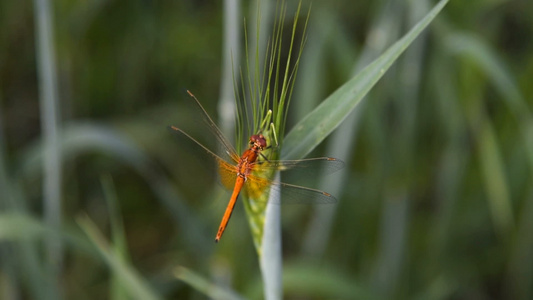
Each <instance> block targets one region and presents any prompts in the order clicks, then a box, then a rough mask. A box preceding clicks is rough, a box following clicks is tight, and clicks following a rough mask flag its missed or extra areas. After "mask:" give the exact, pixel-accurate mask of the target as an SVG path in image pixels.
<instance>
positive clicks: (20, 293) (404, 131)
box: [0, 0, 533, 299]
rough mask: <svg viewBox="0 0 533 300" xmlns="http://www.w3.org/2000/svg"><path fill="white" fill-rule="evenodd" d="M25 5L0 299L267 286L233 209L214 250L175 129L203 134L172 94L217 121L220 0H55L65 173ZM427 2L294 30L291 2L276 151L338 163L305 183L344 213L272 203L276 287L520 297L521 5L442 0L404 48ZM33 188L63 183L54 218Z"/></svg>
mask: <svg viewBox="0 0 533 300" xmlns="http://www.w3.org/2000/svg"><path fill="white" fill-rule="evenodd" d="M37 2H38V1H35V2H17V1H2V2H0V37H1V38H0V62H1V63H0V76H1V78H2V80H0V99H1V100H0V201H1V202H0V204H1V208H2V214H1V215H0V239H1V241H2V245H1V246H0V264H1V266H2V267H1V268H0V269H1V270H2V276H0V286H2V290H1V291H0V293H1V296H0V298H2V299H4V298H5V299H17V298H22V299H24V298H31V299H60V298H61V297H63V298H65V299H104V298H110V297H111V298H114V299H131V298H138V299H150V298H152V299H158V298H165V299H188V298H199V297H203V295H207V296H209V297H212V298H218V299H223V298H232V299H233V298H238V297H240V298H252V299H256V298H261V297H262V295H263V289H264V286H263V284H264V281H263V279H262V277H261V275H260V272H259V270H258V258H257V254H256V251H255V249H254V246H253V244H254V243H253V238H252V234H250V228H249V226H248V224H247V220H246V216H245V214H244V213H243V210H244V209H243V208H242V205H237V207H236V212H235V213H234V214H233V217H232V220H231V224H230V226H229V227H228V230H227V232H226V233H225V235H224V240H223V241H221V243H219V244H218V245H215V244H214V243H213V239H212V237H213V235H214V234H215V233H216V229H217V225H218V223H219V221H220V216H221V214H222V213H223V209H224V207H225V205H226V201H227V198H228V195H227V194H222V193H220V190H219V188H218V187H217V184H216V183H215V182H214V181H213V180H211V177H212V176H210V174H209V172H208V170H209V168H208V162H202V161H198V160H196V159H194V154H192V155H191V153H189V152H188V149H187V148H186V147H187V146H185V145H181V144H177V143H176V141H175V140H174V139H173V138H172V136H171V134H170V133H169V132H168V131H167V130H166V126H167V125H169V124H176V125H181V124H185V125H189V127H192V130H191V131H190V133H191V135H192V136H195V137H199V140H200V141H201V142H202V143H205V144H207V145H209V144H210V138H211V137H210V136H207V134H208V133H205V132H199V131H197V130H196V127H194V126H193V125H192V124H195V123H194V122H195V119H197V118H198V117H199V116H197V115H194V114H193V112H192V111H189V110H188V105H186V103H187V102H188V101H189V100H190V99H189V98H188V96H187V95H186V94H185V93H184V92H183V90H186V89H188V90H191V91H194V93H195V94H196V95H197V96H198V98H199V99H200V100H201V101H202V104H203V105H204V106H205V107H206V110H207V111H208V112H209V113H210V115H212V116H214V117H215V116H218V115H219V114H217V113H215V111H216V108H217V105H218V100H216V99H217V97H216V96H217V94H218V92H219V88H218V87H219V81H220V80H221V78H220V75H219V74H220V73H221V66H222V65H223V64H222V63H221V59H231V57H221V55H220V53H221V42H222V35H221V33H220V27H221V26H220V25H221V22H223V21H226V19H225V17H224V16H223V13H222V4H221V3H222V2H216V1H214V2H209V1H207V2H206V1H188V2H187V1H185V2H184V1H156V2H153V1H152V2H149V1H148V2H147V1H140V2H135V1H134V2H127V3H126V2H110V1H89V2H79V3H78V2H72V1H64V0H62V1H55V2H53V6H52V12H53V13H52V14H51V17H52V18H53V22H52V25H54V27H53V30H54V33H55V35H54V40H53V41H52V42H53V43H54V45H55V52H56V64H55V65H56V67H57V74H56V76H57V78H56V79H57V80H56V84H57V88H58V93H57V94H58V97H57V99H56V101H57V102H56V105H57V108H58V116H59V120H60V122H58V124H57V126H58V129H59V130H58V132H57V134H58V135H57V138H58V142H57V143H56V144H55V145H53V146H54V147H55V150H54V151H56V153H58V155H59V165H60V170H57V169H54V168H50V167H48V171H46V172H43V164H44V162H45V161H48V159H47V158H46V157H47V155H46V154H45V152H46V150H45V149H47V148H46V146H45V145H47V144H46V143H47V141H48V142H50V140H53V137H51V136H50V135H49V134H50V132H48V134H46V133H44V132H43V128H41V121H43V120H44V119H45V118H47V117H50V115H48V116H47V115H46V114H47V112H45V110H43V109H41V106H40V104H39V101H40V100H39V99H40V96H39V93H40V92H39V83H38V82H39V81H38V78H41V79H42V75H38V73H37V72H38V71H37V69H38V68H41V67H40V64H39V67H38V62H37V59H36V57H38V54H37V52H36V51H38V50H36V49H39V47H37V44H38V43H37V42H36V40H35V39H36V37H37V36H38V35H37V30H36V29H35V28H36V26H38V25H37V22H36V21H35V15H34V11H35V8H34V7H33V3H37ZM254 2H255V1H254ZM442 3H443V2H441V3H440V4H442ZM248 5H249V6H250V7H248ZM306 5H307V2H303V4H302V11H304V12H306V11H308V6H306ZM433 5H435V4H434V2H432V1H427V0H415V1H356V2H354V1H348V0H339V1H314V3H313V8H312V10H311V15H310V18H309V21H308V25H307V32H308V34H307V39H300V38H302V36H300V34H301V33H302V32H303V30H304V27H305V25H304V24H306V22H307V21H306V15H305V16H304V14H302V16H300V18H299V19H298V25H296V28H293V26H292V24H293V23H292V16H294V15H295V14H294V13H295V11H296V10H297V3H296V2H294V1H287V13H286V16H288V17H289V18H288V19H285V20H281V21H283V24H284V25H283V26H282V27H281V28H280V30H281V32H283V34H284V35H283V36H285V37H290V36H291V34H292V32H293V31H294V30H295V31H294V32H296V40H297V41H301V40H305V43H306V47H305V50H304V52H303V53H302V55H301V58H300V59H299V65H300V68H299V72H298V78H297V79H296V81H295V88H294V92H293V93H292V99H293V100H292V102H291V107H290V109H289V111H288V115H287V120H286V128H287V131H288V132H290V133H289V134H288V135H286V136H283V135H282V136H281V137H279V136H278V138H284V137H285V138H286V139H285V140H284V142H283V148H282V156H283V158H285V157H293V158H296V157H303V156H306V155H307V154H309V153H312V154H313V156H321V155H327V156H339V157H340V158H341V159H343V160H344V161H345V162H346V167H345V169H344V170H343V172H342V174H340V175H339V176H337V177H335V174H329V175H327V177H325V178H326V179H322V178H318V177H321V176H318V174H310V176H309V178H308V179H309V180H310V181H309V182H306V185H308V186H312V187H317V188H320V189H324V190H325V191H328V192H332V193H333V194H334V195H335V196H336V197H337V198H338V200H339V201H338V203H337V204H336V205H319V206H317V207H315V208H308V207H304V206H298V205H295V206H283V213H282V214H281V216H280V217H281V221H282V223H281V226H282V238H283V263H284V265H283V278H282V279H281V278H280V280H282V281H283V295H284V296H285V298H289V299H290V298H295V299H297V298H301V297H308V298H311V299H330V298H361V299H397V298H403V299H413V298H415V299H416V298H420V299H449V298H460V299H462V298H465V299H466V298H468V299H472V298H480V299H531V298H532V297H533V271H532V270H533V235H532V234H531V228H532V226H533V224H532V221H531V220H533V184H532V182H533V121H532V115H531V111H532V107H533V102H532V100H531V99H533V89H532V88H531V84H530V81H531V78H533V55H532V53H533V47H532V44H531V42H530V40H531V39H530V38H529V36H530V33H531V32H533V20H532V19H531V17H530V13H529V12H530V11H532V10H533V3H531V2H530V1H451V2H450V3H449V4H448V5H447V6H446V7H445V8H444V9H443V10H442V11H441V13H440V14H439V15H438V16H437V17H436V19H435V20H434V21H433V22H432V23H431V24H429V26H428V27H427V28H426V29H425V31H423V32H422V33H421V35H419V36H418V37H417V38H416V39H415V40H414V41H412V43H411V41H409V42H406V41H407V40H404V39H402V38H401V37H402V36H404V35H405V34H407V36H409V35H410V33H409V32H410V30H411V28H417V25H416V23H417V22H419V21H420V20H424V18H425V17H424V16H426V15H427V13H428V11H430V10H431V7H433ZM437 5H439V4H437ZM242 6H243V10H242V12H244V15H245V16H246V18H247V20H248V21H247V22H248V23H250V24H256V23H257V22H261V24H264V25H262V28H268V29H270V28H272V22H273V21H272V20H273V18H271V17H272V16H273V15H274V14H275V12H276V11H275V6H274V5H273V4H272V3H270V2H268V1H262V7H261V13H262V15H263V17H262V19H261V20H258V21H257V22H256V20H255V19H254V18H255V16H256V14H257V9H256V8H255V7H254V5H253V3H248V2H246V3H243V5H242ZM232 16H234V17H235V18H236V19H237V20H239V21H238V22H241V20H242V16H239V13H236V12H234V14H232ZM426 18H430V16H426ZM426 20H427V19H426ZM269 22H270V23H269ZM237 27H238V28H240V29H242V26H237ZM254 34H256V33H254V32H249V35H250V36H251V37H252V40H253V35H254ZM268 36H269V34H266V35H264V34H263V33H261V37H262V38H265V37H268ZM396 41H398V43H397V44H394V43H395V42H396ZM266 45H267V43H264V44H263V42H260V43H259V47H256V48H257V50H256V48H254V47H251V48H253V49H254V50H252V52H250V53H249V56H250V57H254V53H255V51H258V52H259V53H260V54H261V55H260V56H259V57H266V53H265V54H263V53H262V52H261V51H263V50H262V49H264V48H262V47H266ZM268 45H270V47H272V45H273V43H271V44H268ZM283 45H285V46H283V47H282V48H280V49H279V51H280V53H281V54H282V55H281V60H282V61H285V58H286V55H287V53H288V51H289V50H288V46H290V43H289V41H288V40H284V41H283ZM406 46H408V47H407V49H405V53H404V54H402V55H401V56H399V57H397V56H398V55H399V54H400V53H401V52H402V51H403V50H404V48H405V47H406ZM295 49H297V47H296V45H295ZM377 49H378V50H377ZM380 49H395V50H388V51H383V50H380ZM294 51H296V50H294ZM243 53H244V52H243ZM376 58H377V61H376V62H374V63H372V64H370V62H372V61H375V59H376ZM393 61H395V62H394V64H392V65H391V63H392V62H393ZM292 62H293V63H295V61H292ZM253 63H254V62H252V64H253ZM291 65H293V64H292V63H291ZM378 65H379V66H378ZM259 66H260V67H262V66H261V63H259ZM284 67H286V66H285V65H284V64H282V66H281V69H280V74H281V73H283V72H281V71H283V70H284ZM380 68H388V70H387V72H384V71H385V69H383V72H380V71H381V69H380ZM252 69H253V68H252ZM260 69H261V68H256V69H254V70H253V72H255V71H256V70H260ZM363 69H364V71H363V72H362V73H360V72H359V70H363ZM39 74H41V73H39ZM235 74H236V75H237V78H238V80H240V76H241V75H240V71H237V69H236V72H235ZM244 74H245V73H244ZM356 74H361V75H356ZM362 74H364V75H362ZM39 76H41V77H39ZM378 80H379V81H378ZM41 84H42V83H41ZM359 86H361V87H359ZM279 88H280V89H281V87H279ZM368 91H369V92H368ZM352 92H355V94H352ZM288 93H289V94H290V93H291V92H288ZM350 95H353V96H350ZM323 99H328V100H326V101H323ZM331 99H333V100H331ZM342 99H345V101H340V100H342ZM317 107H318V108H317ZM352 107H355V111H353V112H351V113H350V112H349V111H350V110H351V109H352ZM315 108H316V110H315ZM313 110H315V111H313ZM332 110H333V111H334V114H330V113H331V112H332ZM222 111H223V109H222V108H221V113H220V114H223V112H222ZM345 117H346V119H345V122H346V121H349V123H348V124H349V125H350V126H348V127H347V128H343V126H344V125H343V124H341V125H340V127H339V128H337V129H335V128H336V126H337V125H339V124H340V123H341V121H342V119H343V118H345ZM352 117H353V119H352ZM215 119H219V118H216V117H215ZM49 120H50V119H49ZM42 124H45V122H44V121H43V123H42ZM49 124H51V123H49ZM252 127H253V126H252ZM303 129H305V130H304V131H301V130H303ZM299 132H304V133H305V134H303V133H302V134H298V133H299ZM337 132H341V133H342V134H338V135H337ZM330 133H331V134H332V135H333V136H332V138H331V139H330V138H326V137H328V136H329V135H330ZM52 135H53V133H52ZM243 136H244V134H243ZM320 142H322V144H320ZM48 145H50V144H48ZM54 171H59V172H60V175H61V176H60V185H59V186H58V185H56V183H54V182H53V181H52V183H50V177H49V176H55V175H53V172H54ZM50 174H52V175H50ZM211 175H212V174H211ZM317 180H318V181H319V182H315V181H317ZM43 186H48V187H47V189H55V190H53V192H55V193H57V194H59V195H61V199H59V200H60V201H59V203H60V204H61V207H60V211H59V213H60V216H59V217H60V218H58V219H57V220H54V222H60V226H59V227H57V226H56V225H54V224H53V222H51V223H49V220H47V217H45V216H46V215H47V214H46V213H45V208H44V207H45V206H46V205H45V202H44V201H45V200H44V199H45V198H48V199H50V198H49V197H50V196H45V194H44V193H45V192H44V191H43ZM52 194H53V193H52ZM52 194H48V195H52ZM53 200H57V199H52V201H53ZM48 216H49V215H48ZM57 242H59V243H57ZM49 245H52V248H49V247H50V246H49ZM57 245H59V247H58V248H56V249H59V250H60V251H58V252H57V253H59V254H58V255H57V256H55V257H54V255H51V256H50V255H48V254H47V250H46V249H54V247H56V246H57ZM57 257H59V259H60V261H59V263H58V261H57V260H55V259H56V258H57ZM50 270H52V271H53V272H49V271H50ZM199 294H200V295H199Z"/></svg>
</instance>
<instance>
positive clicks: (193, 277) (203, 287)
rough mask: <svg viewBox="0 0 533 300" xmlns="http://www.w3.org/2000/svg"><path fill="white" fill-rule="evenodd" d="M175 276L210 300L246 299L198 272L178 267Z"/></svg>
mask: <svg viewBox="0 0 533 300" xmlns="http://www.w3.org/2000/svg"><path fill="white" fill-rule="evenodd" d="M174 276H176V278H178V279H179V280H182V281H183V282H185V283H187V284H188V285H190V286H192V287H193V288H194V289H196V290H197V291H199V292H201V293H202V294H204V295H206V296H208V297H209V298H210V299H225V300H240V299H244V298H242V297H241V296H239V295H238V294H237V293H236V292H234V291H231V290H227V289H224V288H222V287H220V286H217V285H215V284H213V283H211V282H209V281H208V280H207V279H205V278H204V277H202V276H200V275H199V274H197V273H196V272H194V271H192V270H190V269H187V268H185V267H182V266H178V267H176V268H175V269H174Z"/></svg>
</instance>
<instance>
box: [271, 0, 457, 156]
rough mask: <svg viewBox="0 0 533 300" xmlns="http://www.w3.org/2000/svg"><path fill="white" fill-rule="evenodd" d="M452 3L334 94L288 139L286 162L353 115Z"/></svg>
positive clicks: (434, 11) (443, 2)
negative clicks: (388, 72) (404, 52)
mask: <svg viewBox="0 0 533 300" xmlns="http://www.w3.org/2000/svg"><path fill="white" fill-rule="evenodd" d="M446 3H448V0H441V1H440V2H439V3H438V4H437V5H436V6H435V7H434V8H433V9H432V10H431V11H430V12H429V13H428V14H427V15H426V16H425V17H424V18H423V19H422V20H421V21H420V22H418V23H417V24H416V25H415V26H414V27H413V28H412V29H411V30H410V31H409V32H408V33H407V34H406V35H405V36H404V37H403V38H401V39H400V40H399V41H397V42H396V43H395V44H394V45H392V46H391V47H390V48H389V49H388V50H387V51H386V52H385V53H384V54H383V55H381V56H380V57H379V58H378V59H376V60H375V61H374V62H372V63H371V64H370V65H369V66H368V67H366V68H365V69H363V71H361V72H360V73H359V74H357V75H356V76H355V77H354V78H352V79H351V80H349V81H348V82H346V83H345V84H344V85H343V86H341V87H340V88H339V89H337V90H336V91H335V92H334V93H333V94H331V95H330V96H329V97H328V98H326V100H324V102H322V103H321V104H320V105H319V106H318V107H317V108H316V109H315V110H314V111H312V112H311V113H310V114H309V115H307V117H305V118H304V119H303V120H302V121H300V122H299V123H298V124H296V125H295V126H294V128H293V129H292V130H291V131H290V132H289V133H288V134H287V135H286V136H285V139H284V145H283V149H282V151H281V158H282V159H297V158H302V157H305V156H306V155H307V154H308V153H309V152H311V151H312V150H313V149H314V148H315V147H316V146H317V145H318V144H320V143H321V142H322V141H323V140H324V139H325V138H326V137H327V136H328V135H329V134H330V133H331V132H332V131H333V130H334V129H335V128H337V126H339V124H340V123H341V122H342V121H343V120H344V119H345V118H346V117H347V116H348V114H349V113H350V112H351V111H353V109H354V108H355V107H356V105H357V104H358V103H359V101H361V99H363V97H364V96H365V95H366V94H367V93H368V92H369V91H370V89H371V88H372V87H373V86H374V85H375V84H376V83H377V81H378V80H379V79H380V78H381V77H382V76H383V74H385V72H386V71H387V70H388V69H389V68H390V66H391V65H392V64H393V63H394V62H395V61H396V59H397V58H398V57H399V56H400V54H402V53H403V51H404V50H405V49H406V48H407V47H408V46H409V45H410V44H411V43H412V42H413V40H414V39H415V38H416V37H417V36H418V35H419V34H420V33H421V32H422V30H423V29H425V28H426V27H427V26H428V25H429V23H430V22H431V21H432V20H433V19H434V18H435V17H436V16H437V14H438V13H439V12H440V11H441V10H442V8H443V7H444V5H446Z"/></svg>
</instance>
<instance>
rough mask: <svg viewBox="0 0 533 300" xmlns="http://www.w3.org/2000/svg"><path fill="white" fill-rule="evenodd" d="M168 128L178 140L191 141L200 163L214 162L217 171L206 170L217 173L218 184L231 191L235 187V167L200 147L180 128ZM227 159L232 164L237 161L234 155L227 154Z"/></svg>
mask: <svg viewBox="0 0 533 300" xmlns="http://www.w3.org/2000/svg"><path fill="white" fill-rule="evenodd" d="M169 128H170V129H171V130H172V132H174V133H176V134H177V135H178V136H179V137H180V138H182V139H183V138H185V139H187V140H188V141H192V142H193V144H194V145H195V146H196V150H195V151H194V154H195V156H198V157H199V158H200V160H201V161H207V162H209V163H212V162H213V161H212V160H213V159H214V160H215V161H216V166H217V168H218V169H217V170H216V171H215V170H212V169H211V168H208V169H209V171H210V172H211V174H215V173H217V171H218V179H219V180H220V182H221V183H222V184H223V185H224V187H225V188H227V189H229V190H232V189H233V186H234V185H235V180H236V179H237V174H236V172H237V171H236V167H235V166H234V165H232V164H231V163H230V162H228V161H226V160H225V159H223V158H222V157H220V156H218V155H217V154H216V153H214V152H213V151H211V150H209V149H208V148H207V147H206V146H204V145H202V143H200V142H198V141H197V140H195V139H194V138H193V137H191V136H190V135H189V134H188V133H186V132H185V131H183V130H182V129H180V128H177V127H175V126H169ZM228 155H229V159H230V160H231V161H232V162H234V163H235V162H236V161H238V159H239V157H237V154H235V153H228Z"/></svg>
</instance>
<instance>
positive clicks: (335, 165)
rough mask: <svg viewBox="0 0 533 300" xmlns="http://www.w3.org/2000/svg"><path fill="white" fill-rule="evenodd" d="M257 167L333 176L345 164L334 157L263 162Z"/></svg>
mask: <svg viewBox="0 0 533 300" xmlns="http://www.w3.org/2000/svg"><path fill="white" fill-rule="evenodd" d="M257 165H258V167H260V168H261V169H262V170H280V171H285V170H294V171H304V172H306V174H312V173H311V172H313V171H318V172H320V173H324V174H331V173H333V172H336V171H338V170H340V169H342V168H343V167H344V165H345V163H344V162H343V161H342V160H339V159H336V158H333V157H316V158H305V159H299V160H268V161H267V160H263V161H260V162H258V163H257Z"/></svg>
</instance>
